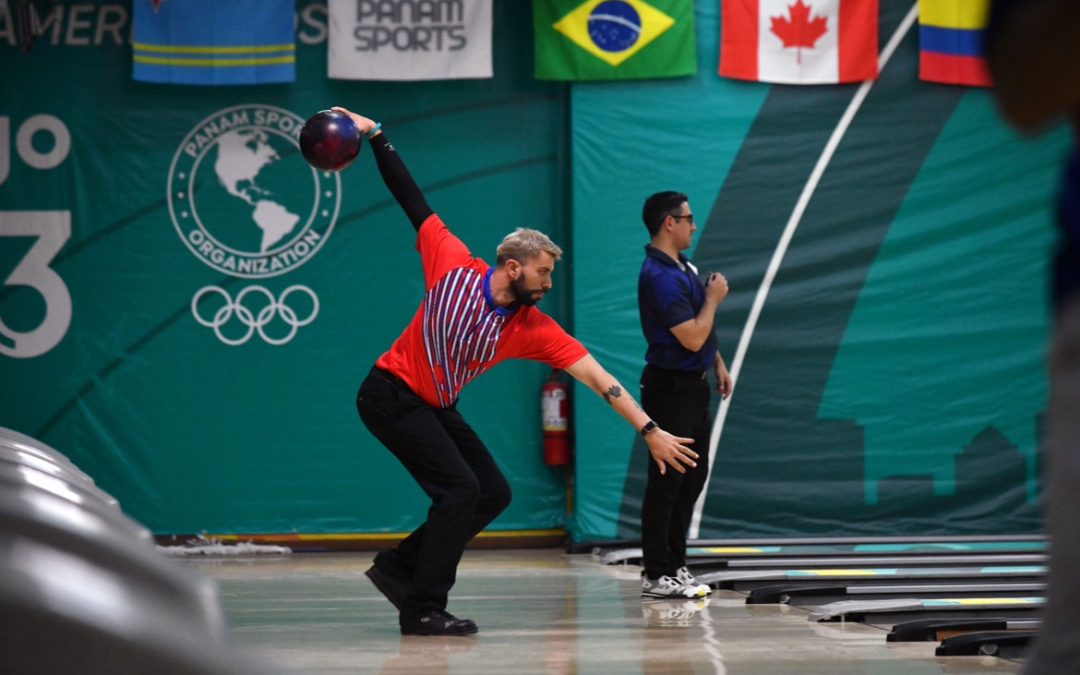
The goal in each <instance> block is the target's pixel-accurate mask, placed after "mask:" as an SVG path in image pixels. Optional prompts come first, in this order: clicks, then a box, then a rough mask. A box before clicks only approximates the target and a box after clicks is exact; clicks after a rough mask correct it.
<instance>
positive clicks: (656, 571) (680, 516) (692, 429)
mask: <svg viewBox="0 0 1080 675" xmlns="http://www.w3.org/2000/svg"><path fill="white" fill-rule="evenodd" d="M710 400H711V393H710V391H709V380H708V378H706V377H702V374H701V373H683V372H678V371H670V370H661V369H659V368H656V367H653V366H645V370H644V371H643V372H642V373H641V406H642V408H643V409H644V410H645V412H646V414H648V415H649V417H651V418H652V419H653V421H655V422H656V423H657V424H658V425H660V428H661V429H663V430H664V431H667V432H668V433H671V434H674V435H675V436H686V437H688V438H693V439H694V443H693V445H691V446H690V448H691V449H692V450H694V452H696V453H698V455H699V457H698V459H697V466H696V467H694V468H690V467H686V473H679V472H678V471H676V470H675V469H673V468H671V467H670V466H668V467H667V472H666V474H665V475H663V476H661V475H660V470H659V469H658V468H657V466H656V462H655V461H654V460H653V459H652V458H651V457H650V458H649V480H648V483H647V485H646V487H645V498H644V500H643V501H642V504H641V545H642V553H643V558H644V565H645V574H647V575H648V576H649V578H650V579H656V578H658V577H660V576H662V575H667V576H672V577H673V576H675V572H676V570H678V569H679V568H680V567H682V566H683V565H685V564H686V530H687V528H689V527H690V518H691V516H692V515H693V511H694V502H695V501H697V498H698V495H700V494H701V489H702V488H703V487H704V485H705V478H706V477H707V476H708V475H709V433H710V431H711V426H712V416H711V415H710V411H709V402H710Z"/></svg>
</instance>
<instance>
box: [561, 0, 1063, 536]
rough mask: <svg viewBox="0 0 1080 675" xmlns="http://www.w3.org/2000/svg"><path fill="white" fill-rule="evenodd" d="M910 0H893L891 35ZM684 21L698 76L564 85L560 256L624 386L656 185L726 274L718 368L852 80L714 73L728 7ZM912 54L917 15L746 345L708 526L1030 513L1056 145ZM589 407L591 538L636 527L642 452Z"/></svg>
mask: <svg viewBox="0 0 1080 675" xmlns="http://www.w3.org/2000/svg"><path fill="white" fill-rule="evenodd" d="M913 4H914V3H912V2H907V1H899V0H883V1H882V3H881V15H880V33H879V34H880V36H881V38H880V41H881V45H882V47H883V48H884V46H885V45H886V44H887V43H888V41H889V39H890V37H891V36H893V35H894V34H896V33H897V31H898V27H899V26H900V25H901V23H902V19H903V18H904V17H905V16H906V15H907V14H908V12H909V11H910V9H911V7H912V5H913ZM697 21H698V25H697V30H698V44H699V59H700V60H701V62H702V63H705V64H708V65H709V67H707V68H703V69H702V71H703V72H702V73H701V74H700V75H699V76H697V77H694V78H686V79H683V80H680V81H672V82H662V83H661V82H650V83H643V84H620V85H619V86H608V85H603V86H602V85H585V84H581V85H576V86H575V87H574V90H573V92H572V102H573V105H572V115H573V133H572V135H573V176H574V183H573V194H574V217H573V219H574V225H575V227H574V250H575V254H576V256H577V257H578V260H579V261H583V260H591V261H594V263H596V265H597V273H596V274H592V275H589V276H583V275H580V274H579V275H576V276H575V278H574V309H575V317H576V327H577V330H578V335H579V336H580V337H581V338H582V339H583V340H584V341H585V343H586V344H587V345H588V346H589V347H590V348H592V349H594V350H595V351H596V352H597V353H598V354H599V355H600V356H601V360H602V361H604V362H606V363H609V364H610V365H611V366H612V369H613V372H614V373H615V374H616V375H617V376H618V377H619V378H620V379H622V380H623V381H624V382H630V383H635V382H636V381H637V378H638V376H639V374H640V369H641V366H642V364H643V354H644V341H643V338H642V337H641V334H640V329H639V326H638V316H637V311H636V304H635V299H636V280H637V272H638V269H639V268H640V264H641V259H642V250H641V247H642V245H643V244H644V243H645V242H646V241H647V233H646V231H645V229H644V226H643V225H642V224H641V220H640V208H641V203H642V201H643V200H644V198H645V197H646V196H648V195H649V194H651V193H652V192H655V191H658V190H664V189H674V190H681V191H683V192H686V193H687V194H688V195H689V197H690V204H691V207H692V209H693V211H694V213H695V214H696V215H697V216H698V227H699V232H698V234H697V239H696V246H695V249H694V251H692V253H693V256H694V260H695V262H696V264H697V266H698V267H699V269H700V270H701V271H702V272H703V273H707V272H710V271H720V272H723V273H724V274H725V275H726V276H727V278H728V280H729V284H730V287H731V289H732V290H731V293H730V295H729V296H728V298H727V300H726V301H725V302H724V304H723V305H721V307H720V311H719V313H718V315H717V332H718V335H719V337H720V345H721V350H722V353H723V355H724V357H725V358H726V360H727V362H728V364H729V365H732V363H733V359H734V356H735V352H736V348H737V345H738V344H739V342H740V338H741V336H742V335H743V331H744V327H745V326H747V322H748V318H749V317H750V315H751V308H752V306H753V303H754V300H755V297H757V295H758V293H759V289H761V288H762V282H763V279H765V277H766V270H767V268H768V267H769V264H770V261H771V260H772V259H773V257H774V254H775V252H776V250H777V246H778V242H779V241H780V238H781V234H782V233H783V232H784V230H785V226H786V225H787V224H788V223H789V221H792V214H793V212H795V211H796V205H797V204H798V202H799V198H800V195H802V194H803V193H804V190H806V186H807V184H808V182H809V181H810V177H811V175H812V173H813V171H814V167H815V165H816V164H817V163H818V162H819V159H820V158H821V156H822V154H823V152H824V150H825V148H826V145H827V143H828V141H829V139H830V137H831V136H832V135H833V134H834V131H835V130H836V129H837V127H838V126H839V123H840V121H841V119H842V116H843V115H844V113H845V111H847V110H848V108H849V106H850V105H851V102H852V100H853V98H854V97H855V96H856V93H857V92H858V90H859V86H858V85H852V86H827V87H794V86H769V85H764V84H753V83H743V82H734V81H730V80H722V79H719V78H718V77H717V76H716V75H715V74H714V73H715V69H714V67H713V64H716V63H717V51H718V48H717V44H718V36H719V35H720V33H721V32H722V30H723V27H722V26H720V25H719V23H718V3H715V2H699V3H698V4H697ZM917 70H918V37H917V29H915V28H913V29H911V30H910V31H908V32H907V33H906V34H904V37H903V40H902V42H900V44H899V46H898V49H897V51H896V52H895V54H893V56H892V59H891V60H890V61H889V62H888V64H887V66H886V67H885V69H884V70H883V72H882V73H881V77H880V78H879V80H878V81H877V82H876V83H874V84H873V86H872V87H871V88H870V89H869V92H868V93H867V95H866V98H865V100H864V101H863V102H862V104H861V106H860V107H859V108H858V109H857V112H856V113H855V115H854V117H853V118H852V120H851V124H850V126H849V127H848V128H847V129H846V133H845V134H844V135H843V136H842V137H841V140H840V142H839V144H838V145H837V146H836V151H835V153H834V154H833V155H832V157H831V161H830V162H829V163H828V164H827V166H826V168H825V170H824V172H823V173H822V174H821V177H820V181H819V182H817V184H816V189H815V190H814V191H813V192H812V193H810V192H807V194H810V195H811V197H810V199H809V201H807V202H806V204H805V211H803V212H802V216H801V219H799V220H798V221H797V223H798V224H797V227H796V228H795V229H794V234H793V236H792V238H791V241H790V245H789V247H788V248H787V251H786V255H784V256H783V258H782V259H779V260H780V261H781V263H780V265H779V268H778V270H777V273H776V275H775V278H774V279H773V281H772V283H771V285H770V286H769V289H768V293H767V294H764V295H763V296H762V297H763V304H762V305H761V312H760V315H759V316H758V318H757V320H756V323H755V324H754V330H753V332H752V334H751V337H750V338H749V339H748V341H747V343H746V344H747V345H748V348H747V349H746V351H745V360H744V361H743V362H742V364H741V372H740V375H739V379H738V382H737V384H736V388H735V394H734V396H733V398H732V400H731V405H730V408H729V410H728V412H727V415H726V418H725V421H724V426H723V427H722V433H721V434H720V436H719V443H718V444H717V446H716V459H715V466H714V468H713V472H712V479H711V482H710V484H709V487H708V491H707V498H706V500H705V502H704V509H703V512H702V514H701V520H700V529H699V531H698V536H700V537H702V538H718V537H755V536H799V535H803V536H807V535H823V536H824V535H899V534H931V533H941V534H953V533H969V534H989V533H1001V532H1029V531H1032V530H1036V529H1038V528H1039V527H1040V522H1041V521H1040V517H1039V510H1038V503H1037V495H1038V473H1039V461H1038V454H1037V443H1038V423H1039V419H1040V416H1041V414H1042V411H1043V410H1044V408H1045V403H1046V382H1045V377H1044V368H1043V358H1044V347H1045V345H1044V343H1045V340H1046V336H1047V321H1048V316H1049V310H1048V308H1047V298H1046V291H1045V288H1046V266H1047V260H1048V255H1049V251H1050V247H1051V245H1052V236H1053V235H1052V231H1053V230H1052V227H1051V218H1052V215H1051V205H1052V200H1053V194H1054V191H1055V187H1056V186H1055V182H1056V178H1055V176H1056V174H1057V167H1058V166H1059V164H1060V160H1061V156H1062V155H1063V153H1064V151H1065V149H1066V147H1067V143H1068V141H1067V140H1066V136H1065V134H1064V132H1061V133H1058V134H1053V135H1051V136H1049V137H1047V138H1045V139H1043V140H1041V141H1039V142H1038V143H1029V142H1024V141H1023V140H1021V139H1019V138H1017V137H1016V136H1015V135H1014V134H1013V133H1012V132H1011V131H1009V130H1008V129H1007V128H1006V127H1005V125H1004V124H1003V123H1002V122H1001V121H1000V119H999V118H998V117H997V115H996V112H995V110H994V105H993V102H992V99H991V97H990V95H989V93H988V92H987V91H986V90H983V89H967V88H959V87H948V86H941V85H933V84H929V83H923V82H920V81H919V80H918V76H917ZM579 264H580V263H579ZM714 404H719V400H718V399H716V400H714ZM603 407H604V406H603V405H602V404H599V403H598V402H596V401H593V400H590V399H584V398H579V402H578V405H577V409H576V411H575V412H576V413H577V414H578V427H577V430H578V431H577V433H578V436H577V438H578V448H579V462H580V464H579V479H578V483H577V488H578V489H577V493H576V497H577V511H576V520H575V522H574V532H575V535H576V536H577V537H578V538H579V539H585V540H588V539H593V538H607V537H634V536H637V535H638V534H639V520H638V519H639V514H640V500H641V496H642V494H643V490H644V475H645V468H646V462H647V456H646V455H647V453H646V449H645V447H644V445H643V444H642V443H641V442H640V440H639V439H637V438H635V434H634V433H633V430H631V429H628V428H626V426H625V425H624V424H622V423H621V421H619V420H616V419H613V418H612V416H611V415H610V414H609V413H606V412H605V411H604V410H603ZM699 450H704V449H703V448H699ZM586 467H587V468H586ZM612 494H619V495H620V496H619V497H618V498H617V499H614V500H613V499H612V498H611V496H612ZM691 532H692V533H693V530H692V531H691Z"/></svg>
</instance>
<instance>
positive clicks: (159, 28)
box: [132, 0, 296, 85]
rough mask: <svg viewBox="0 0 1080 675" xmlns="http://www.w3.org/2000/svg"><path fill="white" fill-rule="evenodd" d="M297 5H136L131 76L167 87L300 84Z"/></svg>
mask: <svg viewBox="0 0 1080 675" xmlns="http://www.w3.org/2000/svg"><path fill="white" fill-rule="evenodd" d="M295 5H296V3H295V0H228V1H227V2H223V1H222V0H134V17H135V18H134V26H135V28H134V37H133V39H132V48H133V50H134V54H133V59H132V61H133V63H134V68H133V73H132V76H133V77H134V78H135V79H136V80H141V81H143V82H163V83H168V84H210V85H233V84H266V83H273V82H293V81H294V80H296V38H295V33H294V27H293V26H294V20H295V17H294V12H295V9H296V6H295Z"/></svg>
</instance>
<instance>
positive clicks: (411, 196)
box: [370, 133, 434, 231]
mask: <svg viewBox="0 0 1080 675" xmlns="http://www.w3.org/2000/svg"><path fill="white" fill-rule="evenodd" d="M370 141H371V149H372V152H374V153H375V163H376V164H377V165H378V167H379V173H380V174H381V175H382V179H383V182H384V183H386V187H388V188H389V189H390V194H392V195H394V199H396V200H397V203H398V204H400V205H401V208H402V210H404V211H405V215H406V216H408V218H409V222H411V223H412V225H413V227H414V228H416V230H417V231H419V230H420V225H421V224H422V223H423V222H424V221H425V220H427V218H428V216H430V215H431V214H432V213H434V211H432V210H431V207H430V206H428V203H427V200H425V199H424V193H422V192H420V187H419V186H418V185H417V184H416V181H414V180H413V177H412V175H411V174H410V173H409V170H408V169H407V168H405V163H404V162H402V161H401V157H399V156H398V153H397V150H395V149H394V146H393V145H392V144H391V143H390V139H388V138H387V137H386V134H385V133H381V134H379V135H377V136H375V137H374V138H371V139H370Z"/></svg>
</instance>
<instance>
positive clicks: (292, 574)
mask: <svg viewBox="0 0 1080 675" xmlns="http://www.w3.org/2000/svg"><path fill="white" fill-rule="evenodd" d="M371 559H372V554H371V553H297V554H293V555H290V556H274V557H269V556H251V557H221V558H197V559H185V560H183V564H185V565H187V566H189V567H191V568H193V569H195V570H198V571H199V572H200V573H202V574H204V575H206V576H209V577H211V578H214V579H216V580H217V582H218V584H219V587H220V591H221V598H222V604H223V605H224V608H225V612H226V615H227V616H228V619H229V622H230V624H231V627H232V634H233V638H234V641H235V642H236V643H237V644H238V645H240V646H243V647H247V648H250V649H252V650H253V651H255V652H256V653H257V654H260V655H261V656H262V657H263V658H264V659H267V660H269V661H271V662H273V663H275V664H276V665H278V666H280V667H281V668H282V669H284V670H286V672H296V673H305V674H315V673H319V674H330V673H387V674H390V673H402V674H403V673H419V674H422V675H439V674H441V673H463V674H474V673H499V674H509V675H526V674H527V673H545V674H560V675H561V674H564V673H565V674H569V673H618V674H620V675H622V674H633V673H716V674H722V673H728V674H735V673H739V674H746V675H750V674H753V675H772V674H780V673H784V674H787V673H799V674H814V673H830V674H834V675H847V674H854V673H859V674H865V675H908V674H911V675H915V674H918V675H933V674H935V673H1015V672H1019V670H1020V667H1021V664H1020V663H1019V662H1017V661H1012V660H1006V659H1001V658H997V657H992V656H952V657H936V656H935V655H934V649H935V646H936V644H937V643H935V642H926V643H887V642H886V641H885V636H886V633H887V629H883V628H881V627H873V626H868V625H864V624H860V623H853V622H845V623H814V622H811V621H809V611H808V609H807V608H799V607H793V606H788V605H748V604H746V594H745V593H740V592H736V591H731V590H718V591H714V592H713V596H712V598H710V599H709V601H707V603H706V602H702V603H693V602H668V601H654V602H642V600H641V599H640V597H639V595H638V593H639V589H640V582H639V580H638V574H639V570H640V568H639V567H637V566H635V565H606V566H605V565H603V564H601V563H600V562H599V561H598V560H596V559H594V558H593V557H592V556H590V555H568V554H565V553H563V552H562V551H561V550H558V549H541V550H514V551H469V552H467V553H466V555H465V558H464V560H463V562H462V565H461V568H460V570H459V575H458V582H457V585H456V586H455V588H454V590H453V591H452V593H451V602H450V607H449V609H450V611H452V612H454V613H455V614H457V615H458V616H463V617H468V618H471V619H473V620H474V621H476V623H477V624H479V626H480V634H479V635H477V636H473V637H458V638H421V637H408V638H403V637H402V636H401V635H400V634H399V632H398V627H397V615H396V613H395V611H394V609H393V607H392V606H391V605H390V604H389V603H388V602H387V601H386V600H385V599H384V598H383V597H382V596H381V595H379V593H378V592H377V591H376V590H375V589H374V587H373V586H371V584H370V583H369V582H368V580H367V578H366V577H364V574H363V572H364V570H366V569H367V568H368V566H369V565H370V563H371Z"/></svg>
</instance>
